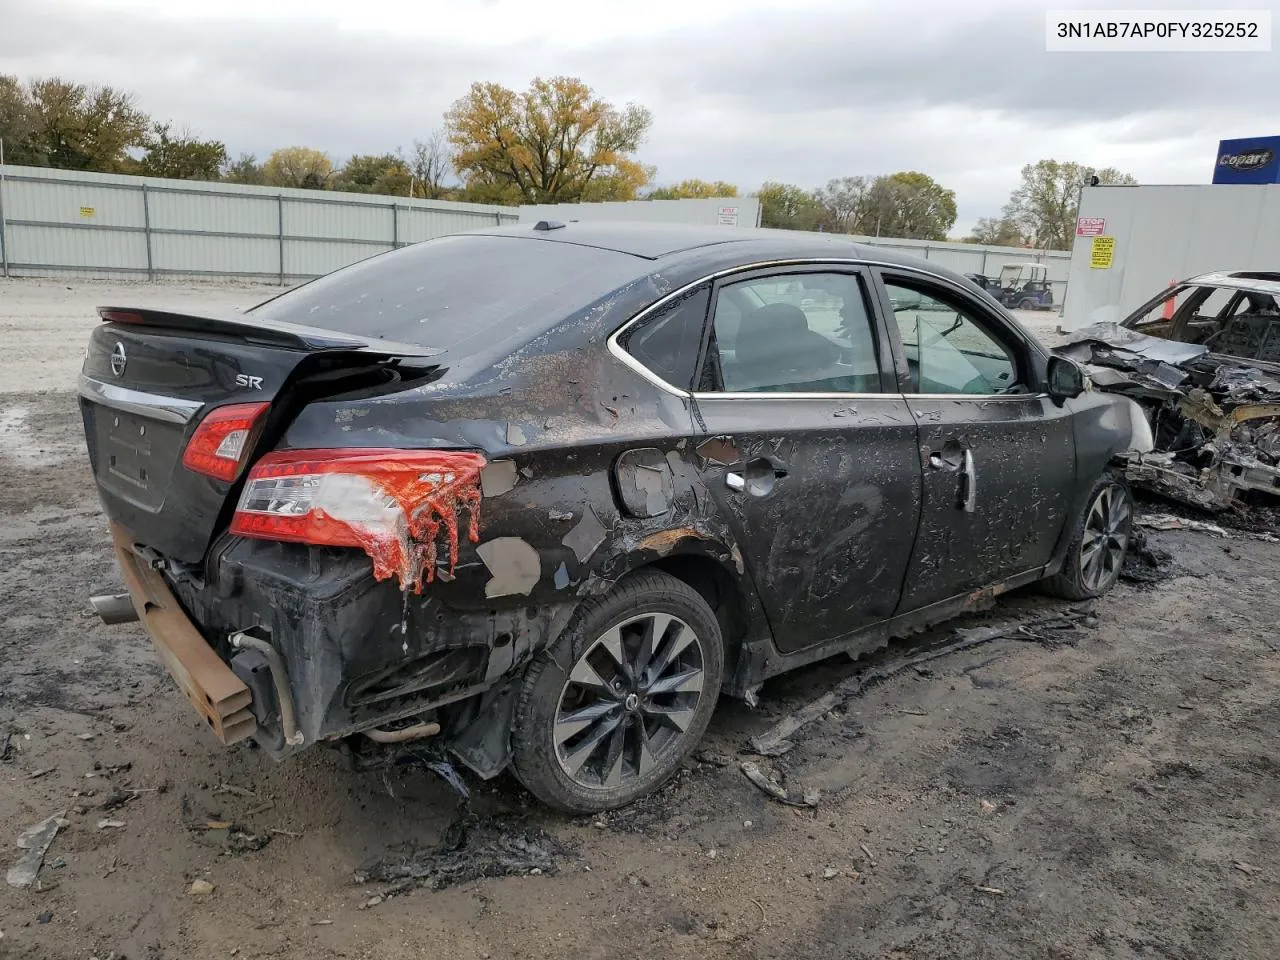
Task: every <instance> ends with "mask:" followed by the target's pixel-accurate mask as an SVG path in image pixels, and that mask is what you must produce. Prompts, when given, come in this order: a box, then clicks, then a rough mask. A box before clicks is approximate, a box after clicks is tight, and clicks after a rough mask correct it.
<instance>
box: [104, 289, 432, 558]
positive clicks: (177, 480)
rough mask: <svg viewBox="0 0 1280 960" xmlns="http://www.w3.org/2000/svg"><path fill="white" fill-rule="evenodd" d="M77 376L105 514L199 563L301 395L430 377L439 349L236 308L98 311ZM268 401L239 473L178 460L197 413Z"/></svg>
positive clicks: (164, 550)
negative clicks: (226, 311)
mask: <svg viewBox="0 0 1280 960" xmlns="http://www.w3.org/2000/svg"><path fill="white" fill-rule="evenodd" d="M99 313H100V314H101V315H102V317H103V319H104V320H105V321H107V322H105V323H103V324H102V325H101V326H100V327H98V328H97V329H96V330H94V332H93V334H92V336H91V337H90V340H89V348H88V352H87V354H86V357H85V362H84V367H83V370H82V373H81V376H80V384H79V393H80V407H81V414H82V416H83V419H84V429H85V439H86V441H87V443H88V448H89V459H90V462H91V464H92V467H93V472H94V479H95V481H96V482H97V485H98V491H99V494H100V495H101V498H102V502H103V507H104V509H105V510H106V512H107V515H108V516H109V517H110V518H111V519H112V520H114V521H117V522H118V523H120V524H121V525H123V526H124V527H125V528H127V529H128V530H129V531H130V533H131V534H132V535H133V536H134V537H136V538H138V540H139V541H140V543H141V544H143V545H145V546H147V547H149V548H151V549H152V550H154V551H155V552H156V553H158V554H160V555H161V556H163V557H165V558H167V559H170V560H174V561H177V562H180V563H186V564H195V563H198V562H199V561H200V560H201V559H202V558H203V556H204V554H205V551H206V550H207V548H208V546H209V543H210V542H211V540H212V539H213V538H214V536H215V535H216V534H217V533H218V532H220V531H221V530H222V529H223V528H224V527H225V526H226V525H227V523H228V522H229V520H230V514H231V512H232V510H233V509H234V506H235V498H236V497H237V496H238V495H239V490H240V486H241V482H242V478H243V476H244V473H245V472H246V471H247V469H248V467H249V465H251V464H252V463H253V461H254V460H255V459H257V457H258V456H259V455H261V453H262V452H263V451H265V450H267V449H270V448H271V446H272V445H274V442H275V440H276V439H277V438H278V437H279V435H280V433H281V432H282V431H283V429H284V427H285V426H286V425H287V424H288V422H289V421H290V420H291V419H292V418H293V416H294V415H296V413H297V411H298V410H299V409H300V408H301V407H302V406H303V405H305V404H306V403H307V402H309V401H310V400H313V399H317V398H320V397H332V396H335V395H341V394H343V393H346V392H349V391H353V390H361V391H364V392H365V395H368V392H369V391H371V390H372V391H379V392H392V391H394V390H397V389H404V388H406V387H407V386H410V385H412V384H414V383H420V382H423V381H424V380H426V379H429V378H430V377H431V376H432V375H433V374H435V373H436V372H437V371H438V370H439V369H440V365H439V364H438V363H435V362H433V361H432V360H431V358H432V357H434V356H436V355H438V354H439V353H440V352H441V351H439V350H434V349H432V348H429V347H421V346H413V345H407V344H394V343H388V342H385V341H382V340H377V339H369V338H365V337H361V336H359V335H353V334H345V333H333V332H330V331H324V330H318V329H315V328H310V327H304V326H298V325H294V324H288V323H281V322H269V321H260V320H257V319H255V318H250V317H242V316H236V315H229V316H228V315H208V316H204V315H192V314H185V313H174V312H169V311H161V310H149V309H135V308H103V309H102V310H100V311H99ZM261 402H266V403H269V404H270V407H269V408H268V411H267V414H266V420H265V426H264V427H263V429H262V430H261V432H260V433H259V434H258V435H257V437H256V443H255V444H254V449H252V450H250V451H249V452H248V454H247V456H246V457H245V459H244V462H243V466H242V469H241V471H240V474H239V476H238V477H237V479H236V480H234V481H223V480H218V479H215V478H213V477H209V476H205V475H203V474H200V473H196V472H194V471H193V470H191V469H188V468H187V467H185V466H184V465H183V462H182V457H183V452H184V450H185V449H186V447H187V444H188V442H189V441H190V440H191V437H192V436H193V435H194V434H195V432H196V430H197V429H198V427H199V425H200V423H201V422H202V421H203V419H204V417H205V416H206V415H207V414H208V413H209V412H210V411H211V410H213V409H215V408H217V407H222V406H226V405H228V404H243V403H261Z"/></svg>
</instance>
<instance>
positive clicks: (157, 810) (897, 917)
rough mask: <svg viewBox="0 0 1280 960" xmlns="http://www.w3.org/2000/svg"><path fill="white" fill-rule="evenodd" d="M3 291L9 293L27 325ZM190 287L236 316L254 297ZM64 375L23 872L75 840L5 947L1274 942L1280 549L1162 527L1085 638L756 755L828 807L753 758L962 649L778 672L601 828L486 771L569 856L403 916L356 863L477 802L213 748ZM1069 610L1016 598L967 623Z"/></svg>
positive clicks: (909, 649)
mask: <svg viewBox="0 0 1280 960" xmlns="http://www.w3.org/2000/svg"><path fill="white" fill-rule="evenodd" d="M65 286H66V285H65V284H57V285H52V288H51V290H52V292H53V293H54V294H55V295H57V296H60V294H58V290H65ZM83 286H86V287H87V286H92V287H94V288H95V289H94V290H92V291H91V292H92V293H94V294H97V293H98V292H100V290H101V289H102V288H101V287H99V285H83ZM22 287H24V288H26V290H27V291H28V292H26V293H23V294H22V295H23V296H27V297H30V301H29V302H31V303H33V304H34V302H35V301H37V300H38V299H39V296H32V295H31V294H30V293H29V291H30V290H32V289H35V288H34V287H28V286H27V285H26V284H23V285H22ZM14 289H17V288H16V287H15V286H4V287H0V305H2V307H0V309H2V310H3V313H4V314H5V315H6V316H13V315H14V314H15V313H19V311H16V310H12V309H10V303H11V294H12V293H13V290H14ZM110 289H111V292H112V293H113V294H114V293H116V292H121V288H120V287H119V286H116V285H112V287H111V288H110ZM194 289H195V290H196V291H197V295H198V296H202V297H203V296H207V297H209V300H208V301H206V302H210V303H213V302H215V300H216V298H218V297H224V298H225V299H223V300H221V301H217V302H220V303H224V304H226V305H228V306H236V305H244V304H245V303H251V302H253V301H254V300H255V299H256V298H257V295H258V294H259V293H260V292H261V291H258V290H255V289H252V288H230V289H228V288H213V287H203V286H202V287H199V288H194ZM215 290H216V291H217V292H214V291H215ZM72 292H74V291H72ZM123 292H127V293H133V292H139V293H142V292H146V293H151V292H156V291H153V290H152V288H146V287H141V286H138V287H130V288H129V290H127V291H123ZM160 292H163V293H166V294H167V293H169V292H170V291H169V290H167V289H166V290H163V291H160ZM172 292H174V293H177V292H180V291H178V290H177V289H174V290H173V291H172ZM267 292H269V290H268V291H267ZM92 299H95V300H96V299H98V298H97V297H96V296H95V297H93V298H92ZM134 299H137V298H136V297H135V298H134ZM58 310H61V311H62V313H60V314H59V313H58ZM77 310H78V307H77V308H75V309H73V308H72V305H71V304H70V301H69V300H67V301H64V305H63V306H62V307H59V308H54V307H50V308H49V309H48V310H47V311H46V312H44V313H40V314H39V315H40V316H45V317H54V316H61V317H63V320H62V321H58V324H59V326H58V329H59V330H60V331H61V333H60V334H59V336H60V337H61V338H62V339H63V340H64V341H66V342H67V344H68V349H69V350H77V351H78V349H79V346H78V341H76V340H75V338H76V337H78V336H79V333H81V332H83V329H84V327H83V326H76V325H75V323H79V322H81V321H79V320H76V321H75V323H73V322H71V320H72V318H75V317H76V316H77ZM23 312H26V313H30V314H31V315H35V314H36V313H38V311H36V310H33V309H26V308H24V311H23ZM88 322H89V323H91V322H92V321H91V320H90V321H88ZM73 342H74V343H75V346H71V344H72V343H73ZM40 356H41V357H43V358H45V359H42V360H41V361H40V362H39V363H38V364H37V363H32V364H31V367H30V368H29V369H26V370H25V373H24V376H26V377H28V378H29V379H28V380H27V381H26V382H27V383H28V384H41V385H44V386H43V387H41V389H43V390H44V391H45V392H42V393H35V392H32V387H30V386H28V387H27V388H25V389H21V390H15V389H10V390H9V393H10V394H11V395H9V396H5V397H0V425H4V426H3V428H2V430H0V436H3V437H7V438H8V439H6V440H4V442H3V443H2V444H0V512H2V514H3V516H4V523H3V524H2V525H0V618H2V619H3V622H4V629H3V630H2V631H0V849H3V850H4V851H5V852H4V853H3V854H0V864H3V866H4V867H5V868H7V867H8V865H9V864H10V863H12V861H13V860H14V859H16V857H17V854H18V852H19V851H18V850H17V849H16V847H15V846H14V842H15V841H16V838H17V835H18V834H19V832H21V831H22V830H23V829H25V828H26V827H28V826H30V825H32V824H34V823H36V822H38V821H40V820H43V819H44V818H46V817H48V816H50V815H51V814H54V813H58V812H60V811H66V819H67V823H66V826H65V827H63V828H62V830H61V832H60V833H59V834H58V836H57V837H56V838H55V839H54V841H53V844H52V846H51V847H50V848H49V850H48V853H47V854H46V856H45V860H44V868H43V870H42V871H41V874H40V879H39V882H38V886H39V888H40V889H31V890H17V889H13V888H10V887H8V886H0V931H2V932H3V939H0V957H3V958H5V960H9V958H23V960H26V958H46V957H49V958H64V957H65V958H79V960H86V958H89V957H99V958H106V957H108V956H114V957H115V958H117V960H118V958H120V957H129V958H131V960H140V958H147V960H158V958H180V957H181V958H186V957H237V958H239V957H305V958H308V960H311V958H338V957H342V958H375V957H376V958H379V960H399V958H406V960H407V958H418V957H423V956H433V957H434V956H448V957H457V958H473V957H474V958H490V957H495V958H507V957H527V958H534V957H538V958H542V957H547V958H550V957H555V958H560V957H589V958H606V957H607V958H617V957H641V956H643V957H646V958H652V957H655V956H657V957H672V958H694V957H697V958H726V960H728V958H734V960H740V958H775V957H776V958H783V957H786V958H795V957H804V958H809V957H817V958H859V960H862V958H866V960H872V958H874V960H933V958H939V960H942V958H946V960H964V958H973V960H978V958H982V960H986V958H1001V960H1003V958H1008V960H1015V958H1017V960H1036V958H1044V960H1084V958H1107V960H1110V958H1120V960H1130V958H1133V960H1136V958H1144V960H1149V958H1164V960H1200V958H1215V960H1217V958H1250V960H1270V958H1274V957H1275V956H1277V944H1280V821H1277V820H1276V817H1275V810H1276V809H1277V806H1278V805H1280V761H1278V760H1277V759H1276V749H1275V744H1276V743H1277V742H1278V740H1280V660H1278V653H1277V651H1278V650H1280V640H1277V637H1276V632H1275V628H1274V625H1275V623H1276V622H1277V621H1278V620H1280V592H1278V591H1277V580H1276V578H1277V576H1280V553H1278V552H1277V546H1276V545H1275V544H1274V543H1269V542H1263V541H1261V540H1258V539H1255V538H1251V537H1249V536H1247V535H1244V534H1238V535H1236V536H1233V537H1232V538H1231V539H1222V538H1219V537H1216V536H1211V535H1209V534H1204V533H1195V532H1161V533H1153V534H1151V536H1150V541H1151V544H1152V546H1154V547H1155V548H1157V549H1164V550H1167V551H1169V552H1170V553H1171V554H1172V560H1171V562H1170V564H1169V565H1168V569H1167V571H1166V572H1167V574H1168V576H1167V578H1166V579H1163V580H1161V581H1160V582H1158V583H1155V584H1152V585H1140V584H1133V583H1123V584H1121V585H1120V586H1119V587H1117V589H1116V590H1115V591H1113V592H1112V593H1111V594H1110V595H1109V596H1108V597H1106V598H1104V599H1103V600H1102V601H1100V602H1098V603H1097V604H1096V608H1095V612H1096V617H1097V619H1096V623H1095V624H1094V625H1092V626H1088V627H1082V628H1080V629H1078V630H1073V631H1067V632H1065V633H1063V634H1062V635H1060V636H1056V635H1055V636H1048V637H1041V638H1034V637H1025V636H1024V637H1019V638H1015V639H1003V640H995V641H993V642H991V643H988V644H985V645H983V646H979V647H975V648H972V649H969V650H966V651H964V652H959V653H951V654H948V655H946V656H943V657H941V658H939V659H935V660H933V661H931V662H929V663H927V664H924V665H920V666H917V667H915V668H914V669H906V670H903V671H902V672H900V673H898V674H896V675H895V676H894V677H892V678H891V679H889V680H887V681H885V682H883V683H880V684H878V685H875V686H872V687H870V688H869V689H868V690H867V691H866V692H865V693H863V694H862V695H861V696H858V697H855V698H853V699H851V700H849V701H848V702H847V703H846V704H844V706H842V707H840V708H838V709H836V710H833V711H831V712H830V713H828V714H827V715H826V716H825V717H823V718H822V719H821V720H819V721H817V722H816V723H815V724H814V725H813V726H811V727H810V728H808V729H807V730H805V731H804V732H803V734H802V735H800V736H798V737H797V738H795V739H796V740H797V745H796V747H795V748H794V749H793V750H792V751H791V752H790V753H788V754H786V755H785V756H782V757H779V758H775V759H761V758H758V757H757V758H754V759H755V760H756V761H757V762H759V763H760V764H761V765H762V766H763V767H764V768H765V769H767V770H770V771H771V772H773V773H775V774H776V775H777V776H779V777H781V778H783V779H785V781H786V782H787V784H788V786H789V787H795V788H796V789H797V790H799V791H800V792H803V791H804V790H817V791H819V797H820V799H819V801H818V805H817V807H816V808H813V809H798V808H792V807H787V806H783V805H781V804H779V803H776V802H774V801H773V800H771V799H769V798H767V797H766V796H765V795H764V794H763V793H762V792H760V791H759V790H757V789H756V788H755V787H753V786H752V785H751V783H749V782H748V781H747V779H746V778H745V777H744V776H743V775H742V773H741V772H740V770H739V767H738V763H739V761H740V760H743V759H747V758H748V757H747V755H746V754H745V752H743V748H744V743H745V740H746V738H747V737H748V736H749V735H751V734H754V733H757V732H760V731H762V730H764V729H766V728H767V727H768V726H769V725H770V724H771V723H773V722H774V721H775V720H777V719H779V718H780V717H782V716H783V715H785V714H786V713H787V712H788V711H790V710H792V709H795V708H796V707H798V706H800V705H801V704H803V703H805V702H808V701H809V700H811V699H812V698H814V697H816V696H818V695H820V694H821V693H823V692H825V691H827V690H829V689H830V688H831V686H832V684H833V683H835V682H837V681H839V680H841V679H843V678H845V677H847V676H849V675H851V674H852V673H854V672H855V671H856V670H862V669H865V668H866V667H868V666H870V665H873V664H880V665H892V664H894V663H901V662H902V660H903V658H904V657H906V656H909V655H911V654H912V653H914V652H916V651H918V650H919V649H921V646H922V645H924V646H928V645H930V644H934V643H937V642H938V641H940V640H941V639H942V638H944V637H945V636H947V633H948V631H946V630H938V631H932V632H929V633H926V634H924V635H922V636H919V637H916V638H914V639H913V640H912V641H911V643H909V644H908V643H902V644H897V645H895V646H893V647H892V648H890V649H889V650H887V651H885V653H884V654H882V655H879V656H877V657H876V658H875V659H874V660H873V661H870V662H868V661H862V662H859V663H857V664H853V663H849V662H848V661H845V660H833V661H829V662H827V663H824V664H819V665H817V666H815V667H814V668H812V669H809V670H805V671H801V672H799V673H797V674H794V675H791V676H788V677H785V678H781V679H780V680H778V681H775V682H773V683H770V684H768V685H766V687H765V688H764V690H763V691H762V702H761V706H760V707H759V708H758V709H755V710H752V709H749V708H747V707H746V706H745V705H743V704H741V703H738V702H733V701H725V702H723V703H722V704H721V706H720V709H719V711H718V713H717V716H716V718H715V720H714V722H713V724H712V728H711V731H710V734H709V739H708V743H707V744H706V749H705V750H704V751H703V752H701V753H700V754H699V757H700V758H701V759H700V760H697V761H691V762H690V763H689V764H688V765H687V767H686V769H685V770H684V771H683V772H682V773H681V775H680V776H679V777H678V778H677V780H676V781H675V782H674V783H673V784H672V785H671V786H669V787H668V788H667V789H665V790H664V791H662V792H660V793H659V794H658V795H657V796H655V797H653V798H651V799H650V800H648V801H645V802H643V803H640V804H637V805H635V806H633V807H631V808H629V809H627V810H625V811H622V812H619V813H616V814H613V815H610V816H606V817H602V818H598V819H596V818H585V819H566V818H562V817H558V816H554V815H551V814H549V813H547V812H545V811H543V810H541V809H540V808H538V807H537V806H536V805H533V804H532V803H531V802H530V801H529V799H528V797H527V796H526V795H525V794H524V792H523V791H522V790H521V789H520V788H519V787H518V786H517V785H515V784H514V783H513V782H511V781H510V780H509V779H507V778H500V779H499V780H498V781H496V782H494V783H492V784H487V785H486V784H477V783H473V784H472V786H473V789H474V791H475V796H474V799H473V801H472V804H471V811H472V812H473V813H476V814H479V815H481V816H489V815H497V816H498V817H499V818H500V819H499V821H498V823H499V827H498V830H499V831H502V830H506V831H508V832H509V836H510V837H511V838H513V842H515V841H516V840H519V838H520V837H527V836H536V835H537V833H536V832H537V831H542V832H543V833H544V834H545V837H544V838H543V839H544V840H545V842H546V843H547V844H548V845H549V848H551V849H554V850H557V851H559V852H558V853H557V854H556V856H555V863H554V866H553V867H549V868H548V869H546V870H543V871H542V872H541V873H540V874H536V875H523V876H508V877H503V878H489V879H478V880H466V881H465V882H461V883H458V884H456V885H454V886H450V887H448V888H447V889H442V890H430V889H425V888H418V889H407V890H403V891H400V892H398V893H397V895H395V896H391V897H385V898H384V895H385V894H386V892H387V890H388V887H389V886H391V885H390V884H387V883H372V882H371V883H366V884H359V883H357V882H356V881H355V875H356V872H357V871H358V870H360V868H361V867H363V866H365V865H368V864H369V863H371V862H372V861H375V860H377V859H379V858H382V857H385V856H386V855H388V854H389V853H394V852H395V851H399V850H401V849H402V848H403V846H404V845H406V844H408V845H415V846H417V847H418V848H429V847H430V846H431V845H433V844H436V843H438V842H440V841H441V840H442V838H444V837H445V836H446V831H447V830H448V829H449V828H450V825H451V824H455V823H456V822H457V821H458V818H459V817H460V816H461V815H462V813H463V810H462V807H461V806H460V803H459V801H458V799H457V798H456V796H455V795H454V794H453V792H452V791H451V790H450V789H448V788H447V787H445V786H444V785H443V784H442V783H440V782H439V781H437V780H435V779H434V778H433V777H432V776H431V775H429V774H426V773H423V772H420V771H416V770H412V769H401V770H398V771H396V772H394V773H391V774H387V775H380V774H357V773H353V772H352V771H350V770H349V769H347V768H346V767H345V766H344V765H343V763H342V762H341V760H340V757H339V756H338V754H337V753H336V752H331V751H313V752H311V753H310V754H305V755H303V756H301V757H299V758H296V759H295V760H292V761H289V762H286V763H283V764H274V763H272V762H271V761H269V760H267V759H265V758H264V757H262V756H261V754H260V753H258V752H256V751H253V750H251V749H248V748H247V747H246V748H235V749H226V748H222V747H220V746H218V745H217V744H216V743H215V742H213V741H212V739H211V738H210V737H209V736H208V734H207V733H206V732H205V730H204V729H203V726H202V723H201V722H200V721H199V720H198V719H197V718H196V717H195V715H194V714H193V712H192V711H191V710H190V708H189V707H188V705H187V704H186V702H185V700H184V698H183V697H182V696H181V695H180V694H179V693H178V691H177V689H176V688H175V687H174V685H173V684H172V682H171V681H170V680H169V679H168V677H167V676H166V675H165V674H164V673H163V671H162V670H161V668H160V667H159V665H158V662H157V660H156V657H155V656H154V654H153V653H152V651H151V650H150V647H149V643H148V641H147V640H146V638H145V636H144V635H143V634H142V632H141V631H140V630H139V629H138V628H137V627H136V625H122V626H114V627H108V626H104V625H102V624H101V623H99V622H98V621H96V620H95V618H94V617H93V616H92V615H91V614H90V613H89V612H88V610H87V606H86V604H85V602H84V598H85V597H86V596H87V595H88V594H89V593H90V592H93V591H95V590H102V589H110V588H114V587H116V586H117V584H118V579H117V574H116V572H115V571H114V569H113V564H112V561H111V559H110V554H109V551H108V549H107V538H106V534H105V530H104V522H103V518H102V516H101V512H100V509H99V506H98V503H97V500H96V497H95V495H94V492H93V487H92V482H91V480H90V477H89V474H88V468H87V464H86V462H85V457H84V455H83V452H82V446H81V441H80V438H79V433H78V431H79V426H78V414H77V412H76V408H75V402H74V398H73V396H72V394H71V393H70V392H68V390H67V389H66V388H67V387H68V386H69V385H70V382H71V380H73V377H72V376H71V375H72V374H73V373H74V365H72V364H69V363H67V362H64V360H63V359H61V358H60V359H55V360H49V359H47V356H48V355H47V352H46V353H41V354H40ZM15 438H16V439H15ZM1065 609H1066V608H1065V607H1064V606H1063V605H1062V604H1059V603H1056V602H1052V601H1049V600H1047V599H1045V598H1043V597H1040V596H1039V595H1037V594H1035V593H1034V592H1029V591H1022V592H1019V593H1017V594H1015V595H1013V596H1010V597H1008V598H1005V599H1004V600H1003V601H1002V603H1001V605H1000V607H999V608H997V610H995V611H993V612H992V613H990V614H986V615H982V616H974V617H969V618H966V619H965V620H964V621H961V622H958V624H957V625H959V626H974V625H978V624H983V623H989V622H991V621H992V620H993V619H996V620H1003V619H1006V618H1017V617H1035V616H1042V615H1044V614H1046V613H1061V612H1063V611H1064V610H1065ZM6 746H7V749H6ZM104 821H106V823H105V824H104ZM111 824H119V825H118V826H114V825H111ZM227 824H232V825H234V826H231V827H228V826H227ZM246 837H247V838H255V839H251V840H246V839H245V838H246ZM237 838H238V839H237ZM263 838H265V841H266V842H265V845H263V846H260V848H258V849H254V847H258V846H259V843H260V842H261V841H262V840H263ZM464 853H465V849H464ZM477 856H481V857H482V856H483V851H480V853H478V854H477ZM193 881H204V882H206V883H207V884H210V885H212V891H211V892H210V893H207V894H204V895H202V896H193V895H191V894H190V893H189V890H190V889H191V887H192V883H193Z"/></svg>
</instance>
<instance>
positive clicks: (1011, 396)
mask: <svg viewBox="0 0 1280 960" xmlns="http://www.w3.org/2000/svg"><path fill="white" fill-rule="evenodd" d="M691 396H692V397H693V399H695V400H699V401H702V400H846V399H848V398H849V397H857V398H858V399H859V400H981V401H982V402H983V403H989V402H990V401H992V400H1047V399H1049V395H1048V394H1047V393H783V392H779V393H769V392H766V391H761V392H760V393H693V394H691Z"/></svg>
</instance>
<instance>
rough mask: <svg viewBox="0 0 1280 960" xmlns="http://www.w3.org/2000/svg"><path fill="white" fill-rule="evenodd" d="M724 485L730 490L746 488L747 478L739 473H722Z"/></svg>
mask: <svg viewBox="0 0 1280 960" xmlns="http://www.w3.org/2000/svg"><path fill="white" fill-rule="evenodd" d="M724 485H725V486H726V487H728V488H729V489H730V490H745V489H746V488H747V478H746V477H744V476H743V475H742V474H740V473H726V474H725V475H724Z"/></svg>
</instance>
